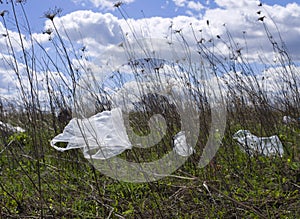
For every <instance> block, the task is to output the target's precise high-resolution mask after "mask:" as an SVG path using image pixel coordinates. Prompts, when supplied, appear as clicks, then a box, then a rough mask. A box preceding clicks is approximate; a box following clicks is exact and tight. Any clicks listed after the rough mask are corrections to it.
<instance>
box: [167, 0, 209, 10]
mask: <svg viewBox="0 0 300 219" xmlns="http://www.w3.org/2000/svg"><path fill="white" fill-rule="evenodd" d="M173 2H174V4H175V5H176V6H177V7H181V8H183V7H186V8H187V9H191V10H195V11H200V10H202V9H204V6H203V5H202V4H201V3H200V2H199V1H191V0H173Z"/></svg>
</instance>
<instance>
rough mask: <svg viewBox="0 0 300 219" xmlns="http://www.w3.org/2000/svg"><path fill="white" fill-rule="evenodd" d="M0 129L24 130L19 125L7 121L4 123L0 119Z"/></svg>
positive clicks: (10, 130)
mask: <svg viewBox="0 0 300 219" xmlns="http://www.w3.org/2000/svg"><path fill="white" fill-rule="evenodd" d="M0 130H3V131H9V132H25V130H24V129H22V128H21V127H19V126H13V125H11V124H9V123H4V122H1V121H0Z"/></svg>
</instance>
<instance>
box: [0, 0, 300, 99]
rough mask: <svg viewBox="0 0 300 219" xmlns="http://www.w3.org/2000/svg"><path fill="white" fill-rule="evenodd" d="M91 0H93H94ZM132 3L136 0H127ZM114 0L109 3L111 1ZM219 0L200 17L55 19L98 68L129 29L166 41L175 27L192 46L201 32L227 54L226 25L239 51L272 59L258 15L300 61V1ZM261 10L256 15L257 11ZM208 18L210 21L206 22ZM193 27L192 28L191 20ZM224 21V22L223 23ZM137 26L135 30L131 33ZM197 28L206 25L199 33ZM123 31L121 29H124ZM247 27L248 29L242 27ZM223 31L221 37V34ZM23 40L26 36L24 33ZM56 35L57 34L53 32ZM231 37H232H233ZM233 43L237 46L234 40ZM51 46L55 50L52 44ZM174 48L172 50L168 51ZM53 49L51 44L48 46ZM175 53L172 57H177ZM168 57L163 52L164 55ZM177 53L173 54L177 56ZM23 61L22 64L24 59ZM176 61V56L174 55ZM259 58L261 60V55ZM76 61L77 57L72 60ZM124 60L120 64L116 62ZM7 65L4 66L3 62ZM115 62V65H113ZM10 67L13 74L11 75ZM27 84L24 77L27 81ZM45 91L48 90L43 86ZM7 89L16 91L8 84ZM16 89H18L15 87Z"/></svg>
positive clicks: (0, 40)
mask: <svg viewBox="0 0 300 219" xmlns="http://www.w3.org/2000/svg"><path fill="white" fill-rule="evenodd" d="M173 1H174V3H175V4H176V5H177V7H186V8H187V9H193V10H192V12H193V13H197V12H195V11H199V10H202V9H203V8H202V5H201V4H200V3H199V2H197V1H189V0H173ZM91 2H92V1H91ZM101 2H102V1H96V0H95V1H93V4H95V6H96V7H106V6H105V4H106V3H107V2H110V1H105V2H106V3H104V4H102V5H101V4H100V3H101ZM128 2H132V1H131V0H129V1H128ZM110 3H111V2H110ZM215 3H216V4H217V5H218V6H220V7H218V8H213V9H209V8H206V9H205V12H204V14H203V15H202V17H201V19H199V18H196V17H191V16H176V17H173V18H162V17H151V18H143V19H128V20H127V21H125V20H124V19H119V18H117V17H116V16H114V15H112V14H110V13H105V14H104V13H100V12H92V11H86V10H81V11H74V12H72V13H69V14H66V15H64V16H62V17H56V18H55V20H54V21H55V23H56V25H57V28H58V30H59V32H60V33H62V36H64V39H66V40H67V37H66V35H65V34H64V32H65V31H66V32H67V33H68V37H69V39H70V40H71V41H72V43H74V45H75V46H76V44H78V45H79V44H80V45H84V46H86V48H87V50H86V55H87V56H88V57H89V58H91V59H89V61H86V62H85V63H86V65H87V66H86V68H90V70H92V71H94V72H97V71H99V72H100V69H99V65H100V63H104V62H105V61H106V60H105V57H103V55H102V54H103V51H105V49H107V48H109V47H112V46H114V45H118V44H119V43H120V42H121V41H122V39H123V38H124V37H126V33H128V36H127V37H128V38H129V39H132V40H134V38H135V37H136V38H138V39H140V38H151V39H155V38H156V39H165V38H167V39H168V40H171V39H172V40H180V35H179V34H176V33H175V32H176V30H177V31H179V32H180V33H181V34H182V35H183V36H184V37H185V39H186V40H187V42H188V43H189V45H190V46H191V48H192V49H195V47H193V46H195V44H196V39H195V37H194V33H195V35H196V38H197V40H200V39H201V38H202V37H203V38H204V39H205V41H204V42H203V43H205V46H206V47H207V48H214V52H215V54H218V53H220V52H223V53H224V54H227V55H228V48H227V45H226V44H224V42H223V41H226V42H229V41H228V35H227V33H226V29H227V30H228V31H229V32H230V34H231V37H232V40H233V41H234V42H236V43H239V45H236V46H237V47H241V48H242V50H241V53H242V54H243V55H246V56H247V57H249V58H251V60H252V61H254V60H258V54H259V55H261V56H264V58H266V59H268V60H269V61H272V60H273V57H274V53H273V51H272V45H271V44H270V42H268V40H267V37H266V35H265V32H264V29H263V24H262V22H260V21H258V20H257V19H258V18H259V17H260V16H266V18H265V20H264V21H265V23H266V24H267V25H268V27H269V30H270V31H271V32H272V34H273V36H272V37H273V39H275V40H277V41H278V42H279V43H280V38H279V36H278V33H277V30H276V27H275V25H274V24H273V23H272V19H273V20H274V22H275V23H276V25H277V27H278V28H279V31H280V32H281V36H282V38H283V41H284V42H285V44H286V45H287V46H288V49H289V51H290V52H291V54H290V55H292V56H293V58H295V60H296V61H300V52H299V51H300V44H299V35H300V28H299V27H300V20H299V17H300V6H299V4H297V3H292V4H288V5H286V6H279V5H274V6H269V5H264V6H263V7H258V6H257V2H256V1H249V0H240V1H234V0H216V1H215ZM259 10H260V11H261V12H260V13H261V14H257V12H258V11H259ZM207 20H209V26H208V25H207ZM190 24H192V27H193V30H194V31H195V32H194V33H193V30H192V28H191V25H190ZM223 24H226V26H225V27H224V26H223ZM49 27H51V23H50V22H49V21H47V22H46V24H45V29H47V28H49ZM132 30H134V33H133V32H132ZM199 30H202V32H200V31H199ZM122 31H123V32H122ZM243 31H246V34H243V33H242V32H243ZM9 32H10V34H11V36H12V39H13V42H14V43H13V44H14V48H15V49H16V50H20V46H19V42H18V37H19V36H18V34H17V33H16V32H14V31H9ZM2 33H5V29H4V28H3V25H2V24H1V23H0V34H2ZM217 35H219V36H220V37H221V38H220V39H217V38H216V36H217ZM33 36H34V38H35V39H37V41H38V42H40V43H42V44H43V45H47V47H48V46H49V45H48V44H47V43H48V42H49V36H48V35H47V34H41V33H34V34H33ZM23 37H24V39H25V36H23ZM53 37H55V36H53ZM243 37H245V38H246V42H247V44H245V40H244V38H243ZM211 38H214V40H213V42H211V43H210V42H209V40H210V39H211ZM233 41H232V42H233ZM24 42H25V43H26V44H25V45H26V48H28V47H29V45H30V44H29V43H28V42H27V41H24ZM6 43H7V37H2V36H1V35H0V48H1V50H2V51H4V49H6ZM233 46H234V45H233ZM52 51H53V49H52ZM160 51H161V55H162V54H163V55H165V54H167V53H168V52H169V50H168V48H167V46H165V47H164V46H162V47H161V50H160ZM184 52H186V50H184V47H181V48H179V49H178V51H177V54H175V55H179V54H182V53H184ZM169 53H170V52H169ZM49 54H51V49H50V50H49ZM174 57H175V56H173V58H174ZM163 58H164V57H163ZM175 59H176V58H174V60H175ZM19 61H20V64H21V60H19ZM175 61H176V60H175ZM258 61H259V60H258ZM74 63H75V62H74ZM118 64H122V63H118ZM1 66H3V65H1ZM112 67H116V65H115V66H112ZM8 72H9V74H8ZM10 74H12V73H11V72H10V71H8V70H7V69H5V68H3V67H2V68H0V81H1V82H0V93H1V94H3V93H6V95H7V92H6V90H8V89H7V87H8V86H9V87H11V88H13V87H16V86H15V82H14V81H13V80H14V79H11V78H10V77H8V75H10ZM24 83H25V82H24ZM41 90H45V89H44V88H41ZM9 92H12V89H10V91H9ZM14 92H16V90H14Z"/></svg>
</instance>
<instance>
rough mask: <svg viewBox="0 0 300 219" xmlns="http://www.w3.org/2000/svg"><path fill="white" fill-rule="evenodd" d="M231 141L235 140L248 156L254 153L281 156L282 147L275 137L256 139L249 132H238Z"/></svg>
mask: <svg viewBox="0 0 300 219" xmlns="http://www.w3.org/2000/svg"><path fill="white" fill-rule="evenodd" d="M233 139H236V140H237V141H238V142H239V144H240V145H241V146H242V149H243V150H244V151H245V152H247V153H249V154H250V155H253V154H255V153H259V154H263V155H265V156H271V155H279V156H282V155H283V145H282V143H281V141H280V139H279V137H278V136H277V135H273V136H270V137H257V136H255V135H253V134H251V132H250V131H249V130H239V131H237V132H236V133H235V134H234V135H233Z"/></svg>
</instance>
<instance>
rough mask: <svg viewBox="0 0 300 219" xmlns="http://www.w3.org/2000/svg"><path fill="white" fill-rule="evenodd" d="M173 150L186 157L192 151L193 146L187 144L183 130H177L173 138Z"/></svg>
mask: <svg viewBox="0 0 300 219" xmlns="http://www.w3.org/2000/svg"><path fill="white" fill-rule="evenodd" d="M173 144H174V151H175V152H176V153H177V154H178V155H180V156H183V157H188V156H190V155H192V154H193V153H194V148H193V147H191V146H190V145H188V144H187V142H186V136H185V132H184V131H180V132H178V133H177V134H176V135H175V136H174V140H173Z"/></svg>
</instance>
